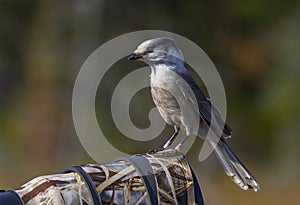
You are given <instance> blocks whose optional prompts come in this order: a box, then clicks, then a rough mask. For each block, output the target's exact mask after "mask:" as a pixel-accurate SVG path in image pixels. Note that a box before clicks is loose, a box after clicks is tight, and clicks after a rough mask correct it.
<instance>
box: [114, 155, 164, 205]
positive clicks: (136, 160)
mask: <svg viewBox="0 0 300 205" xmlns="http://www.w3.org/2000/svg"><path fill="white" fill-rule="evenodd" d="M115 161H126V162H129V163H130V164H132V165H133V166H134V168H135V169H136V170H137V171H138V172H139V174H140V176H141V177H142V180H143V182H144V185H145V187H146V190H147V192H148V195H147V197H148V200H149V201H150V202H151V205H158V198H157V196H158V195H157V184H156V180H155V175H154V172H153V169H152V166H151V164H150V162H149V161H148V159H147V158H145V157H143V156H132V157H120V158H117V159H116V160H115Z"/></svg>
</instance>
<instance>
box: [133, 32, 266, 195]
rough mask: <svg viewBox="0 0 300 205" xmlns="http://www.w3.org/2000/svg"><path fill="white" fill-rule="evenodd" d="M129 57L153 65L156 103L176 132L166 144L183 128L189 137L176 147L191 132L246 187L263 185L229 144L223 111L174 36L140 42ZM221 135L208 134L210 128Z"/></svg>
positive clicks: (151, 76)
mask: <svg viewBox="0 0 300 205" xmlns="http://www.w3.org/2000/svg"><path fill="white" fill-rule="evenodd" d="M128 59H129V60H137V59H138V60H141V61H143V62H145V63H146V64H148V65H149V66H150V68H151V75H150V85H151V94H152V98H153V101H154V103H155V105H156V106H157V108H158V111H159V113H160V115H161V116H162V118H163V119H164V120H165V121H166V123H167V124H169V125H172V126H174V130H175V132H174V134H173V135H172V136H171V138H170V139H169V140H168V141H167V143H166V144H165V145H164V146H163V148H164V149H165V148H168V147H169V146H171V144H172V142H173V141H174V139H175V137H176V136H177V134H178V132H179V129H181V130H182V131H184V132H185V134H186V136H185V137H184V139H183V140H182V141H181V142H180V143H179V144H178V145H177V146H176V148H175V149H176V150H180V148H181V147H182V145H183V143H184V142H185V141H186V140H187V138H188V137H189V136H190V135H192V134H193V135H196V136H199V137H201V138H202V139H204V140H206V142H207V143H208V145H209V146H210V147H211V149H213V150H214V153H215V155H216V156H217V159H218V160H219V161H220V164H221V165H222V167H223V168H224V171H225V173H226V174H227V175H228V176H229V177H231V179H232V180H233V181H234V182H235V183H236V184H237V185H238V186H239V187H241V188H242V189H244V190H248V189H252V190H254V191H257V190H259V188H260V187H259V184H258V183H257V182H256V180H255V179H254V177H253V176H252V175H251V173H250V172H249V171H248V170H247V169H246V168H245V166H244V165H243V164H242V163H241V162H240V160H239V159H238V158H237V156H236V155H235V154H234V153H233V151H232V150H231V149H230V147H229V146H228V144H227V143H226V139H227V138H230V137H231V135H232V130H231V128H230V127H229V126H228V125H227V124H226V123H225V122H224V121H223V119H222V117H221V114H220V112H219V110H218V109H217V108H216V107H215V106H214V105H213V104H212V103H211V101H210V100H209V99H208V98H207V97H206V96H205V95H204V94H203V92H202V91H201V90H200V88H199V86H198V85H197V84H196V82H195V80H194V79H193V78H192V76H191V75H190V74H189V73H188V71H187V70H186V68H185V66H184V60H183V55H182V52H181V50H180V49H179V48H178V47H177V45H176V43H175V41H174V40H173V39H171V38H167V37H161V38H154V39H150V40H147V41H145V42H143V43H142V44H140V45H139V46H138V47H137V49H136V50H135V51H134V53H133V54H132V55H131V56H130V57H129V58H128ZM209 129H211V130H212V131H213V133H214V134H215V135H216V136H218V138H217V140H215V138H211V137H208V130H209Z"/></svg>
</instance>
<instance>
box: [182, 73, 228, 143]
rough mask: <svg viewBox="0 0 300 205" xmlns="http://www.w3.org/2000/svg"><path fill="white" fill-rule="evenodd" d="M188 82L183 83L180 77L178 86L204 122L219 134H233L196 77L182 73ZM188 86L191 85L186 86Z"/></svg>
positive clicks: (224, 135)
mask: <svg viewBox="0 0 300 205" xmlns="http://www.w3.org/2000/svg"><path fill="white" fill-rule="evenodd" d="M180 76H181V77H182V78H183V80H185V82H186V83H182V82H181V81H182V79H178V81H177V86H178V88H179V90H180V91H181V92H182V95H183V96H184V98H185V99H186V100H187V101H188V102H189V103H190V104H191V105H192V107H193V109H194V110H195V111H196V112H197V113H198V114H199V115H200V118H201V119H203V122H204V123H205V124H206V125H207V126H208V127H209V126H210V125H211V128H212V130H213V131H214V132H215V133H216V134H217V135H218V136H222V137H224V138H227V137H229V136H231V134H232V130H231V128H230V127H229V126H228V125H227V124H226V123H225V122H224V121H223V119H222V117H221V114H220V112H219V110H218V109H217V108H216V107H215V106H214V105H213V104H212V103H211V102H210V100H209V99H208V98H207V97H206V96H205V95H204V93H203V92H202V91H201V90H200V88H199V86H198V85H197V84H196V82H195V81H194V79H193V78H192V77H191V76H190V75H189V74H188V73H184V74H181V75H180ZM186 86H189V88H188V87H186Z"/></svg>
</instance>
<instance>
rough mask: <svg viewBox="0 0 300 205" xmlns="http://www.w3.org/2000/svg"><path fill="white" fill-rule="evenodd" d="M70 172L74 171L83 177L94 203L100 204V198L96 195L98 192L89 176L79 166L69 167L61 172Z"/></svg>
mask: <svg viewBox="0 0 300 205" xmlns="http://www.w3.org/2000/svg"><path fill="white" fill-rule="evenodd" d="M70 172H76V173H77V174H79V175H80V176H81V177H82V178H83V180H84V181H85V183H86V185H87V186H88V188H89V190H90V193H91V195H92V199H93V202H94V205H102V203H101V200H100V199H99V196H98V192H97V190H96V188H95V185H94V183H93V181H92V179H91V178H90V176H89V175H88V174H87V173H86V172H85V171H84V170H83V169H82V168H81V167H80V166H72V167H69V168H68V169H66V170H64V172H63V173H70Z"/></svg>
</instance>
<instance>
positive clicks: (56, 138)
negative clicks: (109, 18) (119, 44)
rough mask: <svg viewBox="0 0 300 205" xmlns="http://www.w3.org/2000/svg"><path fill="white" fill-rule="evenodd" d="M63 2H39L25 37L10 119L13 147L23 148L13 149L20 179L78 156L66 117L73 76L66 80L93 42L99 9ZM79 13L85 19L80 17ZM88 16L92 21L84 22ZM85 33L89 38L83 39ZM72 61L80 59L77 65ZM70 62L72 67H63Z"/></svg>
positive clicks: (90, 5) (72, 132) (88, 2)
mask: <svg viewBox="0 0 300 205" xmlns="http://www.w3.org/2000/svg"><path fill="white" fill-rule="evenodd" d="M67 3H68V4H64V3H62V2H60V1H53V0H44V1H38V6H37V9H36V11H35V14H34V15H33V18H32V24H31V26H32V27H31V28H30V29H29V32H28V35H27V36H25V38H24V39H25V42H24V44H25V46H24V47H25V50H24V55H23V56H24V59H23V61H24V62H23V64H24V71H23V75H24V77H23V78H24V82H23V83H22V84H21V86H20V87H19V90H18V91H17V92H16V94H17V96H15V102H16V103H15V105H14V106H13V107H14V109H15V110H14V114H13V115H12V119H11V125H12V126H13V134H12V135H13V136H14V137H13V138H14V139H15V141H16V142H17V144H16V145H15V146H16V148H17V149H18V150H26V153H17V154H18V155H21V156H23V159H24V163H23V164H17V165H16V166H18V169H21V170H22V173H23V176H22V178H23V179H22V180H24V176H27V175H29V176H31V175H32V174H33V173H35V172H41V170H44V171H46V170H54V169H55V166H59V167H60V168H61V165H63V164H64V163H65V164H66V163H70V162H69V161H68V160H67V159H68V157H69V158H72V157H73V158H74V156H78V155H76V153H75V155H74V150H72V148H75V147H76V145H77V146H78V144H75V145H74V143H73V142H74V141H76V140H75V139H74V138H75V137H76V135H75V132H74V128H73V124H72V115H71V106H72V101H71V99H72V98H71V93H72V88H73V79H72V80H71V81H72V82H70V79H68V78H70V76H71V77H72V78H73V77H74V78H75V74H76V73H77V72H78V69H79V68H80V65H81V64H82V63H83V62H84V60H85V59H84V58H86V57H87V56H88V54H89V53H91V52H92V51H93V50H92V49H87V47H88V48H91V47H92V46H91V45H92V44H93V43H95V40H96V37H97V34H96V33H95V31H96V30H95V28H96V26H95V22H96V21H95V17H96V16H98V15H99V14H98V13H100V12H99V7H97V6H95V4H96V2H93V4H90V3H91V2H90V1H84V2H81V1H71V2H67ZM97 5H99V2H97ZM96 14H97V15H96ZM82 17H85V19H84V21H80V20H81V18H82ZM87 19H90V21H91V22H93V23H91V24H87V25H83V23H86V22H87ZM91 30H92V32H90V33H89V31H91ZM83 34H85V35H83ZM90 35H92V36H93V38H92V40H86V39H89V37H90ZM87 43H89V44H87ZM80 49H84V50H85V51H86V53H82V50H80ZM93 49H94V48H93ZM75 59H76V60H77V61H78V59H80V60H82V61H81V62H80V64H79V62H75V61H76V60H75ZM74 64H76V66H77V68H76V69H75V70H74V69H72V70H71V69H68V68H72V66H74ZM76 150H77V149H76ZM78 150H79V151H78V152H80V149H78ZM80 154H81V155H82V153H80ZM28 159H29V160H30V163H28ZM62 160H63V161H62ZM29 164H30V169H29V167H28V165H29ZM25 170H26V172H27V173H24V171H25Z"/></svg>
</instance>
